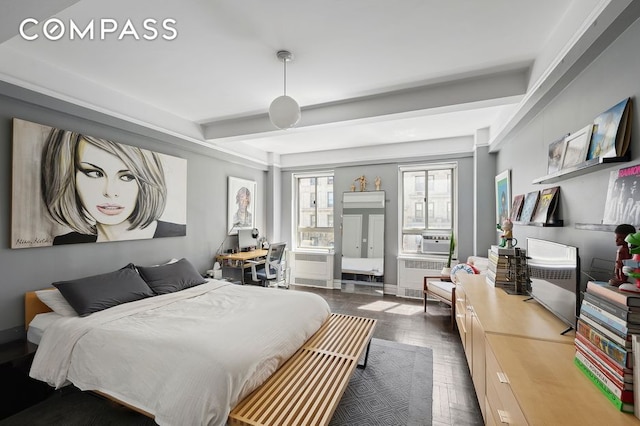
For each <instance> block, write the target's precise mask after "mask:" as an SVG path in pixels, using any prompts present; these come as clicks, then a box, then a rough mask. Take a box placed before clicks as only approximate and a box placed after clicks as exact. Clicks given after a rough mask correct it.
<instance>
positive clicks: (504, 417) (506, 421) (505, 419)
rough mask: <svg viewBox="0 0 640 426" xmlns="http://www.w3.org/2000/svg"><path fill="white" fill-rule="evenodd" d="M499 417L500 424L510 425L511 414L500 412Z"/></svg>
mask: <svg viewBox="0 0 640 426" xmlns="http://www.w3.org/2000/svg"><path fill="white" fill-rule="evenodd" d="M498 417H500V423H503V424H507V425H508V424H510V423H511V420H510V419H509V413H508V412H506V411H503V410H498Z"/></svg>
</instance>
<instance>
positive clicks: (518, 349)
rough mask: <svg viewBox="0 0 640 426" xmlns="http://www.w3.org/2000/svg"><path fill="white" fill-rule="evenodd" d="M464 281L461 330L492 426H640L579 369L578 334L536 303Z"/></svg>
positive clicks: (476, 280) (473, 278) (472, 278)
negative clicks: (576, 347) (575, 356)
mask: <svg viewBox="0 0 640 426" xmlns="http://www.w3.org/2000/svg"><path fill="white" fill-rule="evenodd" d="M525 299H527V297H526V296H517V295H509V294H507V293H506V292H505V291H504V290H502V289H500V288H495V287H492V286H490V285H489V284H487V283H486V281H485V277H484V276H479V275H465V276H461V277H460V283H459V284H458V285H457V286H456V324H457V326H458V330H459V332H460V338H461V339H462V344H463V346H464V350H465V354H466V357H467V362H468V364H469V369H470V371H471V377H472V379H473V384H474V387H475V390H476V395H477V397H478V402H479V403H480V408H481V410H482V416H483V417H484V421H485V424H487V425H500V424H513V425H554V424H555V425H587V424H606V425H607V426H612V425H640V420H639V419H637V418H636V417H635V416H634V415H633V414H628V413H622V412H620V411H618V410H617V409H616V408H615V407H614V406H613V404H611V402H609V400H608V399H607V398H606V397H605V396H604V395H603V394H602V393H601V392H600V391H599V390H598V389H597V388H596V386H595V385H594V384H593V383H591V382H590V381H589V379H588V378H587V377H586V376H585V375H584V374H583V373H582V372H580V370H579V369H578V368H577V367H576V366H575V365H574V364H573V357H574V354H575V349H574V344H573V341H574V337H575V333H574V331H573V330H572V331H570V332H568V333H566V334H565V335H562V334H561V333H562V331H564V330H565V329H566V328H567V327H566V325H565V324H564V323H562V322H561V321H560V320H559V319H557V318H556V317H555V316H554V315H553V314H551V313H550V312H549V311H547V310H546V309H545V308H544V307H542V306H541V305H540V304H538V303H537V302H536V301H533V300H530V301H526V300H525Z"/></svg>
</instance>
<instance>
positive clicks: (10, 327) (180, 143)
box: [0, 85, 266, 342]
mask: <svg viewBox="0 0 640 426" xmlns="http://www.w3.org/2000/svg"><path fill="white" fill-rule="evenodd" d="M6 88H7V87H6V86H1V85H0V170H1V171H0V199H1V200H3V202H2V203H1V204H0V206H1V207H0V224H1V226H0V242H1V244H0V271H2V274H1V276H2V279H1V281H0V342H3V341H8V340H10V339H15V338H17V337H20V335H21V333H23V331H24V325H23V324H24V308H23V306H24V303H23V300H24V293H25V292H26V291H29V290H36V289H41V288H45V287H50V286H51V283H52V282H54V281H58V280H65V279H74V278H80V277H83V276H88V275H94V274H99V273H103V272H109V271H112V270H114V269H117V268H120V267H122V266H124V265H125V264H127V263H129V262H134V263H136V264H139V265H151V264H156V263H158V262H161V261H165V260H168V259H170V258H172V257H177V258H181V257H186V258H188V259H189V260H190V261H191V262H192V263H193V264H194V265H195V266H196V267H197V269H198V270H199V271H200V272H204V271H205V270H207V269H209V268H211V266H212V264H213V256H214V253H215V251H216V249H217V248H218V246H219V245H220V244H221V242H222V241H223V239H224V235H225V233H226V231H227V218H226V215H227V213H226V206H227V176H229V175H231V176H236V177H241V178H245V179H252V180H255V181H256V182H257V188H258V193H259V194H258V198H257V200H255V202H256V207H257V209H256V213H257V215H256V219H257V226H258V228H259V229H260V230H262V229H264V224H265V207H264V206H265V203H264V202H263V201H264V199H265V195H264V194H265V190H266V184H265V175H266V172H265V171H264V170H261V169H260V168H259V167H258V168H249V167H246V165H244V166H243V165H239V164H235V163H231V162H228V161H224V160H223V159H221V158H217V154H216V153H215V151H213V150H211V149H208V148H205V147H202V146H198V145H194V144H193V143H190V142H187V141H184V140H180V139H176V138H172V137H169V136H166V135H162V134H159V133H157V132H153V131H150V130H148V129H144V128H141V127H139V126H134V125H132V124H131V123H126V122H120V121H118V120H115V119H112V118H108V117H105V116H100V115H96V114H95V113H91V112H89V111H84V110H80V109H79V108H78V107H75V106H72V105H68V104H64V103H61V102H58V103H57V104H56V109H50V108H45V107H43V106H42V105H43V104H50V103H51V102H52V100H51V99H50V98H44V97H42V99H40V100H39V105H36V104H34V103H28V102H25V101H22V100H17V99H15V98H13V97H8V96H4V95H2V94H1V93H6V91H4V90H3V89H6ZM12 92H13V93H15V92H16V90H15V88H12ZM23 94H24V96H21V97H22V98H30V99H31V100H37V98H38V96H35V95H34V94H33V93H30V92H26V91H23ZM62 111H71V112H72V113H73V115H72V114H70V113H65V112H62ZM13 117H17V118H22V119H24V120H29V121H33V122H36V123H41V124H46V125H50V126H56V127H60V128H64V129H73V130H78V131H81V132H85V133H88V134H90V135H94V136H98V137H103V138H107V139H111V140H113V141H116V142H120V143H125V144H128V145H135V146H139V147H142V148H146V149H150V150H154V151H157V152H162V153H166V154H169V155H174V156H177V157H181V158H186V159H187V188H188V189H187V190H188V193H187V236H186V237H175V238H161V239H155V240H139V241H121V242H109V243H98V244H71V245H65V246H56V247H40V248H25V249H13V250H12V249H10V248H9V247H10V244H9V243H10V241H9V240H10V235H11V234H10V233H11V203H10V200H11V146H12V139H11V135H12V118H13ZM230 240H232V239H231V238H230V239H228V240H227V245H229V244H232V243H233V241H230Z"/></svg>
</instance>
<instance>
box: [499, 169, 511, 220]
mask: <svg viewBox="0 0 640 426" xmlns="http://www.w3.org/2000/svg"><path fill="white" fill-rule="evenodd" d="M510 208H511V180H510V171H509V170H505V171H504V172H502V173H500V174H499V175H498V176H496V224H500V225H502V222H504V221H505V220H506V219H509V218H510V216H511V212H510Z"/></svg>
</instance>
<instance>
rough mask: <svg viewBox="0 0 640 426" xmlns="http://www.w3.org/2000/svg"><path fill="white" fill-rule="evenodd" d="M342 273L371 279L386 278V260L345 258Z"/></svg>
mask: <svg viewBox="0 0 640 426" xmlns="http://www.w3.org/2000/svg"><path fill="white" fill-rule="evenodd" d="M342 273H343V274H355V275H367V276H369V279H373V278H374V277H382V276H384V259H383V258H381V257H379V258H368V257H343V258H342Z"/></svg>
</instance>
